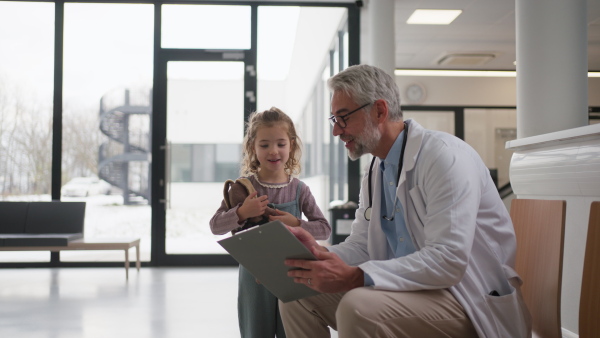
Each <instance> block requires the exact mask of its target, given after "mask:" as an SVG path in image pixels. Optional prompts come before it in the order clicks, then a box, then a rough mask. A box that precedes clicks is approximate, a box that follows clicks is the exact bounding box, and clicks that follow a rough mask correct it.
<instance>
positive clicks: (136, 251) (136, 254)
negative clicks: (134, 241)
mask: <svg viewBox="0 0 600 338" xmlns="http://www.w3.org/2000/svg"><path fill="white" fill-rule="evenodd" d="M135 258H136V262H135V267H136V268H137V271H138V272H140V265H141V264H140V244H139V243H138V245H136V246H135Z"/></svg>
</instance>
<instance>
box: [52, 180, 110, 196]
mask: <svg viewBox="0 0 600 338" xmlns="http://www.w3.org/2000/svg"><path fill="white" fill-rule="evenodd" d="M110 193H111V185H110V183H108V182H106V181H104V180H101V179H99V178H98V177H75V178H74V179H72V180H70V181H69V182H67V184H65V185H63V187H62V188H61V194H62V195H63V196H69V197H87V196H93V195H109V194H110Z"/></svg>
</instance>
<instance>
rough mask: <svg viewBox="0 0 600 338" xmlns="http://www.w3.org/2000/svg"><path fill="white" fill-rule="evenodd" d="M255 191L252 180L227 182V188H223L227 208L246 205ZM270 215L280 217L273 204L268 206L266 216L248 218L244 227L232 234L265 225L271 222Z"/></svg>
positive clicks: (244, 179) (241, 179)
mask: <svg viewBox="0 0 600 338" xmlns="http://www.w3.org/2000/svg"><path fill="white" fill-rule="evenodd" d="M255 191H256V190H255V189H254V186H253V185H252V182H250V180H249V179H247V178H238V179H237V180H235V181H233V180H227V181H225V186H224V187H223V200H224V201H225V205H227V208H229V209H231V208H232V207H234V206H236V205H239V204H242V203H244V200H245V199H246V197H248V195H250V194H251V193H253V192H255ZM270 215H273V216H277V215H278V213H277V211H276V209H275V208H273V207H272V204H269V206H267V209H265V213H264V214H262V215H261V216H256V217H250V218H248V219H247V220H246V224H245V225H244V226H242V227H239V228H237V229H234V230H233V231H231V232H232V233H233V234H235V233H236V232H239V231H241V230H246V229H249V228H251V227H254V226H257V225H261V224H265V223H267V222H269V216H270Z"/></svg>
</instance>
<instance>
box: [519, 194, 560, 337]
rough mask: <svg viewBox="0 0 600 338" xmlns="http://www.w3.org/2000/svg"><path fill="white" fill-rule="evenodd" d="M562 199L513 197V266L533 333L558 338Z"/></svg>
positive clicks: (538, 335)
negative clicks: (515, 245) (514, 252)
mask: <svg viewBox="0 0 600 338" xmlns="http://www.w3.org/2000/svg"><path fill="white" fill-rule="evenodd" d="M565 214H566V202H565V201H557V200H535V199H513V200H512V202H511V206H510V216H511V218H512V221H513V225H514V227H515V234H516V237H517V253H516V264H515V269H516V271H517V273H518V274H519V275H520V276H521V278H522V279H523V285H522V286H521V292H522V294H523V298H524V300H525V303H526V304H527V307H528V308H529V312H530V313H531V317H532V330H533V337H543V338H555V337H556V338H559V337H561V324H560V296H561V285H562V263H563V239H564V233H565Z"/></svg>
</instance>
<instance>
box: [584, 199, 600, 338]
mask: <svg viewBox="0 0 600 338" xmlns="http://www.w3.org/2000/svg"><path fill="white" fill-rule="evenodd" d="M598 283H600V201H597V202H592V205H591V207H590V222H589V225H588V231H587V240H586V245H585V258H584V261H583V277H582V281H581V298H580V301H579V338H592V337H598V334H600V285H598Z"/></svg>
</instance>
